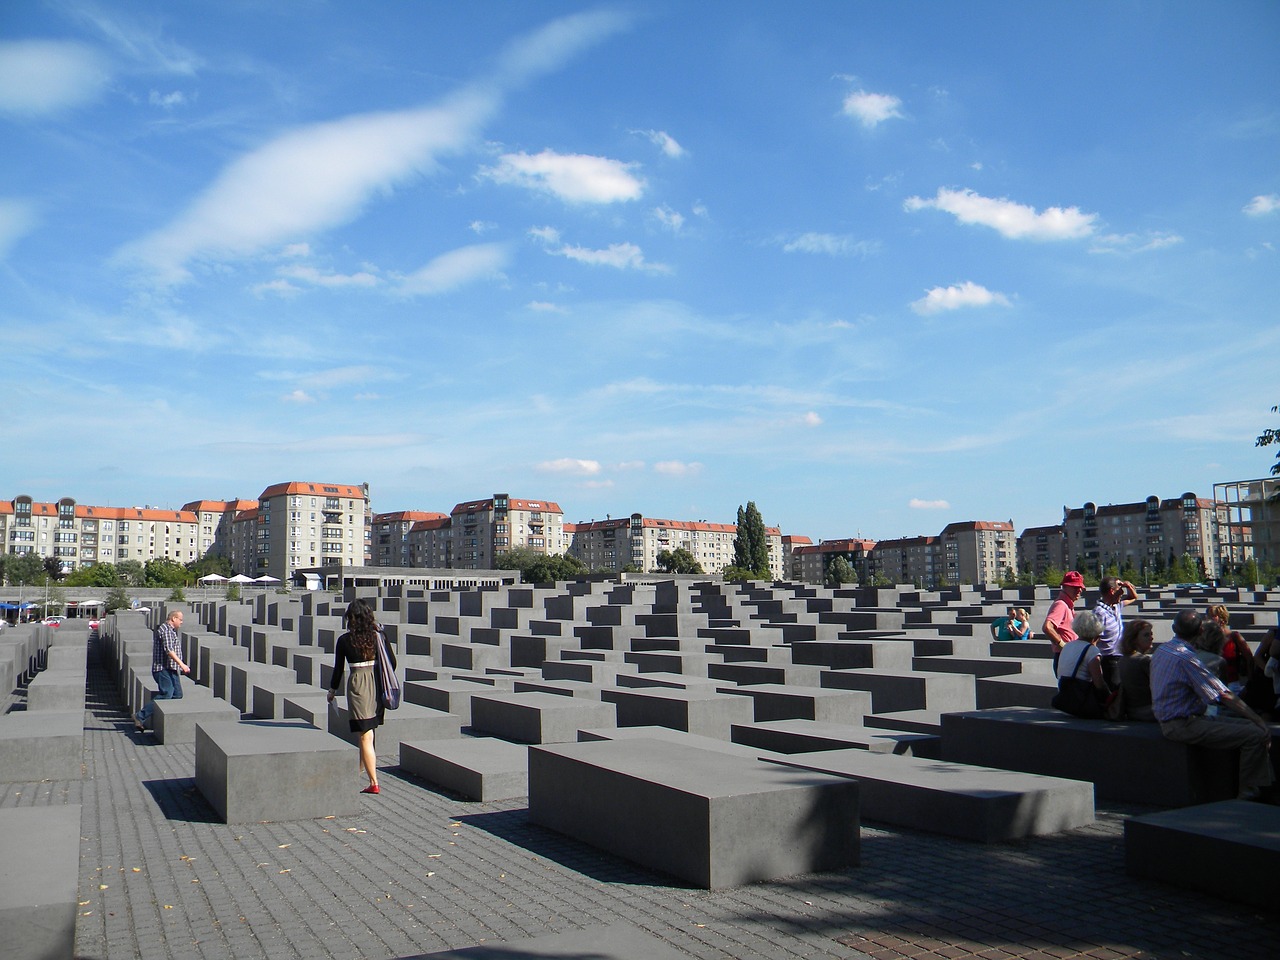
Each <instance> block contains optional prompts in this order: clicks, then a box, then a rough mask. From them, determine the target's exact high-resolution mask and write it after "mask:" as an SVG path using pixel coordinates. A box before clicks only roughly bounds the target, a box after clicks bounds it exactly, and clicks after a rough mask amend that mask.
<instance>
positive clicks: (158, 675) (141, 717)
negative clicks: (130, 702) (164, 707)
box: [137, 670, 182, 727]
mask: <svg viewBox="0 0 1280 960" xmlns="http://www.w3.org/2000/svg"><path fill="white" fill-rule="evenodd" d="M151 676H152V677H153V678H154V679H155V681H156V686H157V687H159V688H160V689H159V690H157V691H156V692H155V693H153V694H152V695H151V701H150V702H149V703H148V704H147V705H146V706H145V707H143V708H142V709H141V710H139V711H138V713H137V719H138V722H139V723H140V724H142V725H143V726H144V727H145V726H146V725H147V721H148V720H150V719H151V714H152V713H154V712H155V709H156V708H155V702H156V701H157V700H181V699H182V674H180V673H179V672H178V671H177V670H152V671H151Z"/></svg>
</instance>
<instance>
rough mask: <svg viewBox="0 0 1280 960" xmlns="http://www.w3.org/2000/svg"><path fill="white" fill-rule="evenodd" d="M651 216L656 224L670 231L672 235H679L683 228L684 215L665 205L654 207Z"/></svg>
mask: <svg viewBox="0 0 1280 960" xmlns="http://www.w3.org/2000/svg"><path fill="white" fill-rule="evenodd" d="M653 215H654V216H655V217H656V218H657V220H658V222H659V223H660V224H662V225H663V226H664V227H666V228H667V229H668V230H670V231H671V232H672V233H679V232H680V229H681V228H682V227H683V226H684V215H683V214H681V213H679V212H677V211H675V210H672V209H671V208H670V207H668V206H667V205H666V204H665V203H664V204H663V205H662V206H660V207H655V208H654V211H653Z"/></svg>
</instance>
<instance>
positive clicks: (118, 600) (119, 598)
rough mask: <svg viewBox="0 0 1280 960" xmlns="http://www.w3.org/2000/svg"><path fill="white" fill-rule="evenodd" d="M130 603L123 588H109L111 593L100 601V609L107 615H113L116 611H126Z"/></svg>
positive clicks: (120, 586)
mask: <svg viewBox="0 0 1280 960" xmlns="http://www.w3.org/2000/svg"><path fill="white" fill-rule="evenodd" d="M131 602H132V601H130V600H129V595H128V594H127V593H125V592H124V587H123V586H122V585H117V586H115V587H112V588H111V591H110V592H109V593H108V594H107V596H106V598H105V599H104V600H103V601H102V608H103V609H104V610H105V611H106V612H107V613H114V612H115V611H117V610H128V609H129V604H130V603H131Z"/></svg>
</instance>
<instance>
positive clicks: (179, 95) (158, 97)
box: [148, 90, 187, 110]
mask: <svg viewBox="0 0 1280 960" xmlns="http://www.w3.org/2000/svg"><path fill="white" fill-rule="evenodd" d="M148 102H149V103H150V104H151V105H152V106H153V107H163V108H164V109H165V110H170V109H172V108H173V107H180V106H182V105H183V104H184V103H186V102H187V97H186V94H184V93H183V92H182V91H181V90H174V91H173V92H172V93H161V92H160V91H159V90H152V91H151V96H150V97H149V98H148Z"/></svg>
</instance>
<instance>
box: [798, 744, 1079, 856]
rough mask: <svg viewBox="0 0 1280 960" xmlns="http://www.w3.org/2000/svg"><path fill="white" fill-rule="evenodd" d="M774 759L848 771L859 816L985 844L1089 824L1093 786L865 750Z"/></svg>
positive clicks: (826, 770) (840, 772) (820, 769)
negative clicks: (856, 793) (854, 786)
mask: <svg viewBox="0 0 1280 960" xmlns="http://www.w3.org/2000/svg"><path fill="white" fill-rule="evenodd" d="M774 762H776V763H780V764H783V765H785V766H793V767H799V768H800V769H803V770H814V771H817V772H819V773H831V774H835V775H837V776H844V777H852V778H854V779H856V780H857V781H858V783H859V784H860V786H861V793H860V797H861V812H862V818H863V819H864V820H868V821H879V822H881V823H889V824H893V825H895V826H900V827H910V828H911V829H913V830H927V831H929V832H931V833H944V834H947V835H949V836H953V837H962V838H964V839H966V840H978V841H981V842H983V843H992V842H995V841H999V840H1018V839H1022V838H1024V837H1034V836H1043V835H1046V834H1052V833H1060V832H1062V831H1063V830H1073V829H1075V828H1076V827H1083V826H1085V825H1087V824H1090V823H1093V784H1091V783H1085V782H1082V781H1078V780H1061V779H1059V778H1057V777H1042V776H1038V775H1036V774H1031V773H1018V772H1015V771H1012V770H996V769H993V768H990V767H973V766H967V765H965V764H959V763H946V762H945V761H942V760H924V759H920V758H917V757H896V756H893V755H892V754H885V753H871V752H870V751H867V750H827V751H823V752H821V753H811V754H794V755H792V756H789V757H784V758H779V759H777V760H775V761H774Z"/></svg>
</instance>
